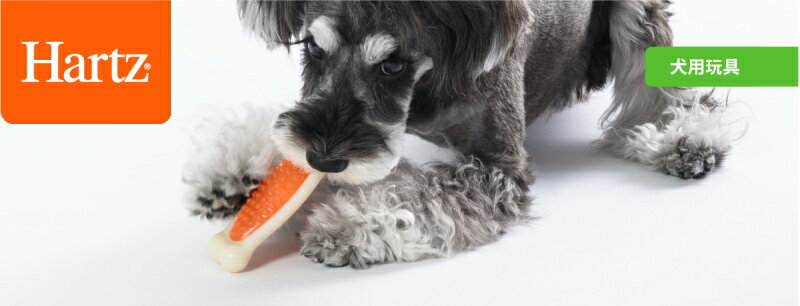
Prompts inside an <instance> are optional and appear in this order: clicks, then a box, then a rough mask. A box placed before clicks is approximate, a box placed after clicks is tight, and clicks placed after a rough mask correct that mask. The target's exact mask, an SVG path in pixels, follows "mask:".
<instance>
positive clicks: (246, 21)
mask: <svg viewBox="0 0 800 306" xmlns="http://www.w3.org/2000/svg"><path fill="white" fill-rule="evenodd" d="M242 8H243V10H242V12H241V19H242V25H244V26H245V28H247V29H249V30H252V31H253V33H255V35H256V36H258V37H260V38H262V39H263V40H264V41H265V42H266V43H267V46H268V47H270V48H274V47H277V46H279V45H280V44H279V42H278V41H277V40H278V25H277V24H276V23H275V20H278V19H277V18H276V17H277V16H275V14H276V10H269V16H267V15H265V14H264V13H263V11H262V10H261V9H260V3H258V2H256V1H244V2H243V5H242Z"/></svg>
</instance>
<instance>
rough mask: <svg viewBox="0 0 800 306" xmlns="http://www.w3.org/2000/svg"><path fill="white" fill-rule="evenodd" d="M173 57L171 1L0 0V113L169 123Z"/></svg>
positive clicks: (44, 119)
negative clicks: (171, 48) (171, 47)
mask: <svg viewBox="0 0 800 306" xmlns="http://www.w3.org/2000/svg"><path fill="white" fill-rule="evenodd" d="M170 56H171V51H170V2H169V1H168V0H147V1H142V0H133V1H127V0H113V1H110V0H105V1H103V0H101V1H85V0H37V1H16V0H15V1H8V0H0V114H2V116H3V119H5V121H6V122H9V123H37V124H40V123H59V124H68V123H69V124H71V123H81V124H86V123H126V124H127V123H134V124H135V123H164V122H166V121H167V120H168V119H169V117H170V113H171V109H170V96H171V93H170V82H171V81H170V74H171V66H170ZM0 128H2V126H0Z"/></svg>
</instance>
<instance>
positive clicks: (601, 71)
mask: <svg viewBox="0 0 800 306" xmlns="http://www.w3.org/2000/svg"><path fill="white" fill-rule="evenodd" d="M668 4H669V1H667V0H630V1H610V2H605V1H543V0H528V1H522V0H516V1H465V2H451V1H447V2H435V1H420V2H405V1H403V2H384V1H379V2H365V1H352V2H351V1H320V2H313V1H309V2H306V1H239V3H238V5H239V12H240V17H241V20H242V21H243V23H244V24H245V27H246V28H247V29H249V30H252V31H253V32H254V33H255V34H257V35H258V36H259V37H260V38H263V40H264V41H266V43H267V45H268V46H270V47H278V46H285V47H287V48H289V47H290V46H291V45H295V44H299V45H302V49H303V51H302V63H303V74H302V75H303V79H304V84H303V88H302V93H301V98H300V100H299V101H298V102H297V103H296V105H295V106H294V107H293V108H292V109H290V110H288V111H285V112H283V113H281V114H280V115H278V116H277V118H274V117H272V116H270V115H269V114H268V113H266V112H262V113H259V112H258V111H253V112H251V113H250V114H248V115H247V116H245V117H244V118H239V119H237V120H235V121H231V122H227V123H226V125H225V126H224V127H223V130H222V131H220V132H219V134H218V135H217V138H216V139H213V140H212V141H209V142H207V143H205V144H204V146H203V147H202V148H200V151H201V153H202V154H201V156H198V157H197V158H195V159H194V161H193V163H191V164H190V166H189V167H187V173H186V174H185V177H184V180H185V181H186V182H187V183H188V184H189V186H190V188H191V193H190V196H191V198H192V201H193V202H194V203H193V205H192V207H191V208H190V209H191V210H192V212H193V213H194V214H197V215H201V216H203V217H206V218H209V219H221V218H227V217H230V216H232V215H234V214H235V213H236V212H237V211H238V210H239V208H240V207H241V205H242V203H243V202H244V199H246V198H247V196H248V194H249V193H250V191H251V190H252V189H253V188H254V186H255V185H256V183H257V182H258V181H259V180H260V179H261V178H262V177H264V176H265V175H266V174H267V171H268V170H267V169H269V166H270V165H272V163H274V160H275V159H276V158H277V157H276V156H279V157H280V158H285V159H289V160H291V161H293V162H294V163H295V164H297V165H299V166H301V167H305V168H307V169H310V168H313V169H316V170H317V171H321V172H325V173H327V175H326V177H327V181H326V183H325V184H326V186H324V188H320V189H319V190H318V191H317V192H316V193H317V194H316V195H315V196H313V198H314V199H313V200H311V201H309V203H307V204H308V205H307V207H308V208H309V209H310V211H311V213H310V215H309V216H307V218H306V221H305V222H306V225H305V228H304V229H303V231H302V232H301V233H300V237H301V239H302V240H303V246H302V249H301V253H302V254H303V255H304V256H306V257H309V258H311V259H312V260H313V261H315V262H318V263H324V264H325V265H328V266H345V265H350V266H352V267H355V268H363V267H367V266H369V265H371V264H376V263H388V262H395V261H415V260H420V259H423V258H430V257H443V256H448V255H449V254H453V253H454V252H459V251H464V250H469V249H472V248H475V247H477V246H480V245H483V244H486V243H489V242H492V241H494V240H496V239H498V237H499V236H500V235H501V234H503V233H504V232H506V231H508V229H509V228H510V227H512V226H514V225H515V224H520V223H523V222H525V221H527V220H529V219H530V215H529V211H528V210H529V206H530V203H531V198H530V196H529V194H528V191H529V188H530V185H531V184H533V182H534V175H533V173H532V170H531V158H530V157H529V155H528V153H527V152H526V150H525V148H524V147H523V139H524V137H525V130H526V127H527V125H528V124H530V123H531V122H532V121H533V120H534V119H535V118H537V117H538V116H540V115H542V114H545V113H548V112H554V111H559V110H562V109H564V108H566V107H568V106H570V105H572V104H573V103H575V102H576V101H581V100H583V99H585V97H586V96H587V94H588V93H589V92H591V91H593V90H597V89H600V88H602V87H604V86H605V84H606V83H607V82H609V81H611V80H613V91H614V97H613V101H612V103H611V106H610V108H609V109H608V110H607V111H606V112H605V113H604V115H603V117H602V118H600V122H601V126H602V128H603V129H604V133H603V135H602V138H601V139H599V140H598V141H597V145H598V147H599V148H601V149H602V150H606V151H608V152H612V153H614V154H616V155H619V156H621V157H624V158H628V159H631V160H635V161H638V162H641V163H643V164H645V165H647V166H649V167H651V168H653V169H655V170H657V171H661V172H664V173H667V174H670V175H673V176H676V177H679V178H683V179H696V178H701V177H703V176H705V175H706V174H708V173H709V172H710V171H712V170H713V169H714V168H715V167H717V166H719V165H720V163H721V162H722V159H723V157H724V156H725V154H726V153H727V152H728V151H729V150H730V143H731V140H732V136H731V129H730V126H729V123H726V121H725V120H723V117H724V116H723V115H724V114H725V113H726V109H725V106H724V105H721V104H722V103H719V102H718V100H715V99H714V98H713V97H712V96H711V95H710V94H704V93H700V92H697V91H695V90H692V89H687V88H654V87H648V86H647V85H646V84H645V81H644V53H645V50H646V49H647V48H648V47H650V46H670V45H671V43H672V41H671V40H672V33H671V29H670V26H669V24H668V18H669V16H670V13H669V12H667V10H666V9H667V6H668ZM405 133H411V134H415V135H418V136H420V137H421V138H423V139H425V140H428V141H431V142H433V143H435V144H437V145H440V146H444V147H447V148H451V149H453V150H455V151H456V152H457V153H458V154H457V155H458V156H459V157H458V158H457V161H455V162H451V163H443V162H440V163H430V164H425V165H422V166H414V165H411V164H410V163H408V162H406V161H405V160H404V159H403V158H401V156H400V155H401V152H402V149H403V148H402V146H403V137H404V135H405ZM274 152H277V153H274ZM273 153H274V154H273ZM278 154H279V155H278Z"/></svg>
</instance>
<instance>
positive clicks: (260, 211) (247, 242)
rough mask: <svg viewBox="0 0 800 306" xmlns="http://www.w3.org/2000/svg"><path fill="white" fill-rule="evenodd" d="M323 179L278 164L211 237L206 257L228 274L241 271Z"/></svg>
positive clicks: (320, 175) (316, 173) (316, 174)
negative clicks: (260, 246)
mask: <svg viewBox="0 0 800 306" xmlns="http://www.w3.org/2000/svg"><path fill="white" fill-rule="evenodd" d="M323 176H324V174H322V173H319V172H316V171H312V173H308V172H306V171H305V170H303V169H301V168H300V167H297V166H296V165H294V164H292V163H291V162H289V161H288V160H284V161H282V162H281V164H280V165H278V166H277V167H275V169H274V170H273V171H272V173H271V174H269V175H268V176H267V177H266V178H264V180H262V181H261V184H259V185H258V188H257V189H256V190H255V191H253V192H252V193H251V194H250V198H248V199H247V202H246V203H245V204H244V205H243V206H242V208H241V210H240V211H239V213H238V214H236V217H235V219H234V220H233V222H231V224H230V225H228V227H227V228H226V229H225V230H224V231H222V232H220V233H219V234H216V235H214V237H211V240H210V241H209V242H208V255H209V256H211V258H212V259H214V260H215V261H217V262H218V263H219V264H220V265H222V267H223V268H225V270H227V271H228V272H240V271H242V270H244V268H245V267H246V266H247V263H248V262H249V261H250V257H251V256H252V255H253V252H254V251H255V249H256V248H257V247H258V245H260V244H261V242H262V241H264V239H267V237H269V235H270V234H272V233H273V232H274V231H275V230H277V229H278V228H279V227H281V225H283V224H284V223H285V222H286V220H288V219H289V217H291V216H292V214H294V212H295V211H297V209H298V208H300V206H302V205H303V202H305V201H306V199H307V198H308V197H309V196H310V195H311V193H312V192H313V191H314V188H316V187H317V185H318V184H319V182H320V180H322V177H323Z"/></svg>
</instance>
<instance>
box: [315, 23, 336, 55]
mask: <svg viewBox="0 0 800 306" xmlns="http://www.w3.org/2000/svg"><path fill="white" fill-rule="evenodd" d="M308 32H309V33H311V35H312V36H314V42H315V43H316V44H317V46H319V47H320V48H322V49H323V50H325V51H328V52H332V51H333V50H335V49H336V46H338V45H339V34H337V33H336V23H335V22H334V21H333V19H331V18H328V17H327V16H321V17H319V18H317V19H315V20H314V22H312V23H311V26H309V27H308Z"/></svg>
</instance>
